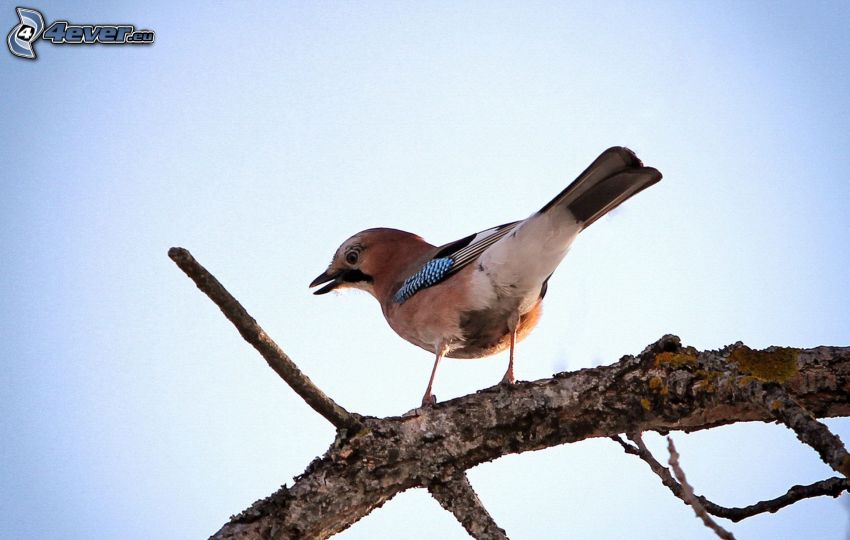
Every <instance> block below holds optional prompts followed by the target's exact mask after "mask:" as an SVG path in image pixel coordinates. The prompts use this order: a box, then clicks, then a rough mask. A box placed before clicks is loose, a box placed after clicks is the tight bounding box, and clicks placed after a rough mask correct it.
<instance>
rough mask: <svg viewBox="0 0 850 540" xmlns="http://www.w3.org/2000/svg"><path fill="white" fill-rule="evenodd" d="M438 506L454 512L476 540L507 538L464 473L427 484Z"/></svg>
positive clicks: (505, 539) (502, 539) (500, 539)
mask: <svg viewBox="0 0 850 540" xmlns="http://www.w3.org/2000/svg"><path fill="white" fill-rule="evenodd" d="M428 491H429V492H430V493H431V495H433V497H434V498H435V499H437V502H439V503H440V506H442V507H443V508H445V509H446V510H448V511H449V512H451V513H452V514H454V516H455V517H456V518H457V520H458V521H459V522H460V524H461V525H463V528H464V529H466V532H468V533H469V535H470V536H472V537H473V538H476V539H478V540H507V538H508V537H507V535H506V534H505V531H504V529H501V528H499V526H498V525H496V522H495V521H493V517H492V516H491V515H490V513H489V512H487V509H486V508H484V505H483V504H481V499H479V498H478V495H477V494H476V493H475V490H473V489H472V486H471V485H470V484H469V478H467V476H466V473H460V474H458V475H456V476H455V477H454V478H452V479H450V480H449V481H447V482H433V483H431V484H430V485H429V486H428Z"/></svg>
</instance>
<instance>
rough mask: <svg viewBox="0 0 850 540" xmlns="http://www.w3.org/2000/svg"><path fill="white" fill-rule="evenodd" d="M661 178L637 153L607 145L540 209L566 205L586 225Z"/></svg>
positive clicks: (543, 210) (545, 209)
mask: <svg viewBox="0 0 850 540" xmlns="http://www.w3.org/2000/svg"><path fill="white" fill-rule="evenodd" d="M659 180H661V173H660V172H658V170H656V169H653V168H652V167H644V166H643V163H641V161H640V160H639V159H638V157H637V156H636V155H635V154H634V152H632V151H631V150H629V149H628V148H623V147H620V146H615V147H613V148H609V149H608V150H605V151H604V152H602V154H601V155H600V156H599V157H598V158H596V161H594V162H593V163H591V164H590V166H589V167H588V168H587V169H585V171H584V172H583V173H581V174H580V175H579V177H578V178H576V179H575V180H574V181H573V182H572V183H571V184H570V185H569V186H567V187H566V189H564V191H562V192H561V193H559V194H558V196H557V197H555V198H554V199H552V200H551V201H550V202H549V204H547V205H546V206H544V207H543V208H542V209H541V210H540V211H541V212H546V211H548V210H550V209H551V208H553V207H555V206H561V207H565V208H567V209H569V211H570V212H572V213H573V215H574V216H575V217H576V219H578V220H579V221H581V222H583V223H584V227H585V228H587V227H589V226H590V224H591V223H593V222H594V221H596V220H597V219H599V218H601V217H602V216H604V215H605V214H607V213H608V212H610V211H611V210H613V209H614V208H616V207H617V206H619V205H620V204H622V203H623V202H624V201H625V200H627V199H629V198H630V197H632V196H634V195H636V194H637V193H639V192H641V191H643V190H644V189H646V188H648V187H649V186H651V185H652V184H655V183H656V182H658V181H659Z"/></svg>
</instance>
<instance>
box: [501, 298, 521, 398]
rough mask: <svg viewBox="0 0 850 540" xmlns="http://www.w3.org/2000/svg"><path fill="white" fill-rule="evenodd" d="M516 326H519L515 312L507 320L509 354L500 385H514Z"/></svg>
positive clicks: (517, 314)
mask: <svg viewBox="0 0 850 540" xmlns="http://www.w3.org/2000/svg"><path fill="white" fill-rule="evenodd" d="M517 326H519V313H518V312H516V311H515V312H514V313H513V314H512V315H511V316H510V318H509V319H508V332H510V333H511V352H510V359H509V360H508V370H507V371H505V376H504V377H502V383H504V384H514V383H515V382H516V378H515V377H514V349H515V348H516V328H517Z"/></svg>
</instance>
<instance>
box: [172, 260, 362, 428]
mask: <svg viewBox="0 0 850 540" xmlns="http://www.w3.org/2000/svg"><path fill="white" fill-rule="evenodd" d="M168 256H169V257H171V259H172V260H173V261H174V262H175V263H177V266H179V267H180V269H181V270H183V272H185V273H186V275H187V276H189V277H190V278H192V281H194V282H195V284H196V285H197V286H198V288H199V289H201V291H203V292H204V294H206V295H207V296H208V297H209V298H210V300H212V301H213V302H215V304H216V305H217V306H218V307H219V309H221V312H222V313H224V316H225V317H227V319H228V320H229V321H230V322H232V323H233V325H234V326H235V327H236V329H237V330H239V333H240V334H242V337H243V338H245V341H247V342H248V343H250V344H251V345H253V346H254V348H255V349H257V351H259V353H260V354H261V355H262V356H263V358H265V359H266V362H268V364H269V366H270V367H271V368H272V369H273V370H274V371H275V372H276V373H277V374H278V375H280V377H281V378H282V379H283V380H284V381H286V383H287V384H288V385H289V386H290V387H292V389H293V390H295V393H297V394H298V395H299V396H301V398H302V399H303V400H304V401H306V402H307V404H308V405H309V406H310V407H312V408H313V410H315V411H316V412H317V413H319V414H321V415H322V416H324V417H325V418H327V419H328V421H329V422H330V423H331V424H333V425H334V426H336V427H337V428H354V429H357V428H358V427H359V426H360V422H359V420H358V418H357V416H356V415H353V414H351V413H350V412H348V411H347V410H345V409H344V408H342V407H341V406H340V405H338V404H337V403H336V402H335V401H334V400H332V399H331V398H330V397H328V396H327V395H326V394H325V393H324V392H322V391H321V390H320V389H319V387H317V386H316V385H315V384H313V381H311V380H310V378H309V377H307V376H306V375H304V374H303V373H302V372H301V370H300V369H298V366H296V365H295V363H294V362H293V361H292V360H291V359H290V358H289V356H287V355H286V353H285V352H283V350H282V349H281V348H280V347H279V346H278V345H277V343H275V342H274V341H273V340H272V338H271V337H269V335H268V334H266V332H265V330H263V329H262V328H261V327H260V325H259V324H257V321H256V320H254V318H253V317H251V316H250V315H249V314H248V312H247V311H246V310H245V308H244V307H242V304H240V303H239V302H238V301H237V300H236V299H235V298H234V297H233V296H232V295H231V294H230V293H229V292H227V289H225V288H224V286H223V285H222V284H221V283H220V282H219V281H218V280H217V279H216V278H215V276H213V275H212V274H210V273H209V271H207V269H206V268H204V267H203V266H201V264H200V263H198V261H196V260H195V258H194V257H192V254H191V253H189V251H188V250H186V249H183V248H179V247H173V248H171V249H169V250H168Z"/></svg>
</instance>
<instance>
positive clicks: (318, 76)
mask: <svg viewBox="0 0 850 540" xmlns="http://www.w3.org/2000/svg"><path fill="white" fill-rule="evenodd" d="M172 4H173V3H171V2H152V3H145V4H138V5H133V4H131V3H128V2H123V3H107V2H103V3H98V2H68V3H55V2H39V3H35V4H30V6H31V7H35V8H37V9H40V10H41V11H42V12H43V13H44V15H45V18H46V19H47V21H48V22H49V21H51V20H56V19H67V20H70V21H72V22H76V23H91V24H96V23H104V22H113V23H115V22H119V23H124V22H127V23H133V24H136V25H137V26H139V27H145V28H150V29H152V30H154V31H155V32H156V44H155V45H153V46H152V47H107V46H97V47H59V46H53V45H50V44H48V43H46V42H42V43H39V44H38V45H37V51H38V54H39V59H38V60H37V61H36V62H27V61H24V60H20V59H16V58H13V57H12V56H11V54H8V52H2V53H0V92H2V99H0V113H2V118H3V124H2V128H0V130H2V131H0V143H2V144H0V157H1V158H2V163H3V170H4V174H3V178H2V181H0V220H2V223H1V224H2V228H1V229H0V277H2V279H0V299H2V301H1V302H0V323H2V324H0V341H2V343H3V347H2V351H3V353H2V357H3V361H4V369H3V370H2V371H0V387H2V389H3V390H2V393H0V412H2V414H0V432H1V433H2V436H1V437H0V455H2V457H3V459H2V462H0V507H2V508H3V509H4V511H3V517H2V518H0V537H2V538H9V539H24V538H63V539H90V538H122V539H147V538H162V539H172V538H174V539H179V538H199V537H206V536H208V535H209V534H211V533H212V532H214V531H215V530H217V529H218V527H219V526H220V525H221V524H222V523H223V522H224V521H226V519H227V517H228V516H229V515H230V514H232V513H236V512H238V511H240V510H242V509H243V508H245V507H246V506H248V505H249V504H251V503H252V502H253V501H254V500H256V499H258V498H261V497H264V496H266V495H268V494H269V493H271V492H272V491H274V490H275V489H276V488H277V487H278V486H280V484H283V483H291V479H292V477H293V476H295V475H297V474H299V473H301V472H302V471H303V470H304V468H305V467H306V465H307V463H309V461H310V460H311V459H312V458H313V457H315V456H316V455H319V454H321V453H323V452H324V450H325V449H326V448H327V446H328V445H329V444H330V442H331V440H332V437H333V432H332V430H331V429H330V427H329V426H328V425H327V424H326V422H325V421H324V420H323V419H321V418H320V417H319V416H318V415H316V414H315V413H313V412H312V411H311V410H310V409H309V408H308V407H307V406H306V405H304V404H303V403H302V402H301V401H300V400H299V399H298V398H297V397H295V396H294V394H293V393H292V392H291V391H290V390H289V389H288V388H287V387H286V386H285V385H284V384H283V383H282V382H281V381H280V380H278V378H277V377H276V376H275V375H274V374H273V373H272V372H271V370H269V369H268V367H267V366H266V365H265V363H264V362H263V361H262V359H261V358H260V357H259V356H258V355H257V354H256V353H255V352H254V351H253V349H251V348H250V347H249V346H248V345H246V344H245V343H244V342H243V341H242V340H241V338H240V337H239V336H238V334H237V333H236V332H235V330H234V329H233V328H232V327H231V326H230V324H229V323H228V322H227V321H226V320H225V319H224V317H222V315H221V313H220V312H219V311H218V310H217V308H215V307H214V306H213V305H212V304H211V303H210V302H209V301H208V300H207V299H206V298H205V297H203V296H202V295H201V294H200V293H199V292H198V291H197V290H196V289H195V287H194V286H193V285H192V284H191V282H190V281H189V280H188V279H187V278H186V277H185V276H184V275H183V274H182V273H181V272H180V271H179V270H178V269H177V268H176V267H175V266H174V265H173V263H172V262H171V261H170V260H169V259H168V258H167V256H166V251H167V250H168V248H169V247H171V246H174V245H180V246H184V247H186V248H188V249H190V250H191V251H192V252H193V254H194V255H195V256H196V257H197V258H198V259H199V260H200V261H201V262H202V263H203V264H205V265H206V266H207V267H208V268H209V269H210V270H211V271H213V272H214V273H215V274H216V275H217V276H218V278H219V279H220V280H221V281H222V282H223V283H224V284H225V285H226V286H227V287H228V288H229V289H230V291H231V292H232V293H233V294H235V295H236V296H237V297H238V298H239V299H240V300H241V301H242V302H243V303H244V305H245V306H246V307H247V309H248V310H249V311H250V312H251V313H252V314H253V315H254V316H255V317H256V318H257V319H258V320H259V321H260V322H261V324H263V326H264V327H265V328H266V330H267V331H268V332H269V333H270V334H271V335H272V336H273V337H274V338H275V339H276V340H277V341H278V342H279V343H280V345H281V346H282V347H283V348H284V350H286V351H287V352H288V353H289V354H290V355H291V356H292V357H293V358H294V359H295V360H296V362H298V364H299V365H300V366H301V368H302V369H303V370H304V371H305V372H306V373H308V374H309V375H310V377H311V378H313V380H314V381H316V382H317V383H318V384H319V385H320V386H321V387H322V388H323V389H324V390H325V391H327V392H328V393H329V394H330V395H332V396H333V397H334V398H335V399H337V400H338V401H339V402H340V403H341V404H343V405H344V406H346V407H347V408H349V409H351V410H355V411H358V412H360V413H364V414H371V415H378V416H381V415H390V414H400V413H403V412H404V411H406V410H408V409H410V408H412V407H413V406H415V405H416V404H417V403H418V400H419V399H420V397H421V394H422V391H423V390H424V386H425V383H426V382H427V377H428V374H429V371H430V367H431V360H432V359H431V357H430V355H429V354H428V353H426V352H424V351H421V350H419V349H416V348H415V347H413V346H411V345H409V344H407V343H406V342H404V341H402V340H401V339H400V338H398V337H396V336H395V335H394V334H393V333H392V331H391V330H390V329H389V328H388V327H387V326H386V324H385V323H384V321H383V319H382V317H381V315H380V311H379V309H378V307H377V305H376V304H375V302H374V300H372V299H371V298H369V297H368V296H367V295H364V294H358V293H356V292H350V293H348V294H340V295H328V296H325V297H319V298H317V297H314V296H312V295H310V294H309V291H308V290H307V284H308V283H309V282H310V280H311V279H312V278H313V277H314V276H315V275H316V274H318V273H319V272H320V271H322V270H323V269H324V267H325V266H326V264H327V262H328V260H329V259H330V256H331V254H332V253H333V251H334V250H335V249H336V247H337V246H338V244H339V243H340V242H341V241H342V240H344V239H345V238H347V237H348V236H349V235H351V234H352V233H354V232H357V231H358V230H361V229H365V228H369V227H373V226H391V227H397V228H401V229H407V230H411V231H414V232H417V233H419V234H421V235H422V236H424V237H425V238H426V239H428V240H430V241H432V242H434V243H443V242H447V241H450V240H454V239H456V238H460V237H461V236H464V235H466V234H469V233H471V232H473V231H477V230H480V229H483V228H486V227H488V226H491V225H495V224H499V223H503V222H505V221H509V220H513V219H519V218H522V217H525V216H526V215H528V214H529V213H531V212H532V211H534V210H536V209H537V208H538V207H540V206H541V205H542V204H544V203H545V202H546V201H548V200H549V198H551V197H552V196H553V195H554V194H555V193H557V192H558V191H560V190H561V189H562V188H563V187H564V186H565V185H566V183H568V182H569V181H571V180H572V178H573V177H574V176H575V175H576V174H577V173H578V172H580V171H581V170H582V169H583V168H584V167H585V166H586V165H587V164H588V163H589V162H590V161H591V160H592V159H593V158H595V157H596V155H598V154H599V152H601V151H602V150H604V149H605V148H607V147H609V146H612V145H627V146H630V147H632V148H633V149H634V150H635V151H637V152H638V154H639V155H640V156H641V157H642V158H643V159H644V160H645V161H646V162H647V163H649V164H651V165H653V166H656V167H657V168H659V169H660V170H661V171H663V173H664V175H665V179H664V180H663V181H662V182H661V183H660V184H658V185H657V186H654V187H653V188H652V189H650V190H648V191H646V192H645V193H642V194H641V195H640V196H638V197H637V198H635V199H634V200H632V201H630V202H629V203H628V204H627V205H624V206H623V207H621V208H620V209H619V210H618V211H616V212H615V213H614V214H613V215H612V216H610V217H608V218H606V219H604V220H601V221H600V222H598V223H597V224H595V225H594V226H593V227H592V228H591V229H589V230H588V231H587V232H585V233H584V234H582V236H581V238H580V239H579V240H578V242H577V243H576V245H575V246H574V248H573V250H572V252H571V253H570V255H569V256H568V257H567V259H566V261H565V263H564V265H563V266H562V267H561V268H560V269H559V270H558V272H557V273H556V274H555V276H554V277H553V278H552V280H551V281H550V287H549V293H548V295H547V298H546V303H545V309H544V317H543V320H542V323H541V324H540V326H539V328H538V329H537V330H536V331H535V333H534V334H533V335H532V336H531V337H530V338H529V339H528V340H527V341H525V342H523V343H522V345H521V346H520V348H519V350H518V365H517V376H518V378H520V379H526V380H534V379H539V378H543V377H547V376H549V375H551V374H552V373H553V372H555V371H561V370H565V369H578V368H582V367H587V366H591V365H596V364H600V363H610V362H612V361H615V360H617V359H618V358H619V357H620V356H621V355H623V354H629V353H637V352H639V351H640V350H641V349H642V348H643V347H644V346H645V345H646V344H648V343H650V342H652V341H654V340H655V339H657V338H658V337H659V336H661V335H662V334H664V333H668V332H673V333H677V334H679V335H680V336H681V337H682V339H683V341H684V342H685V343H688V344H691V345H694V346H696V347H699V348H717V347H721V346H723V345H726V344H728V343H731V342H734V341H737V340H743V341H745V342H746V343H748V344H749V345H751V346H754V347H764V346H768V345H789V346H799V347H808V346H815V345H820V344H828V345H848V344H850V330H848V329H849V328H850V324H848V322H850V321H848V316H847V306H848V305H850V278H848V270H847V269H848V267H850V257H849V256H848V245H850V243H848V240H850V182H848V171H850V100H848V98H847V96H850V64H848V61H847V59H848V58H850V41H848V40H847V28H850V7H848V4H847V3H846V2H815V3H805V5H804V4H803V3H791V2H779V3H773V2H771V3H767V2H748V3H739V2H724V3H717V2H711V3H709V2H705V3H695V2H689V3H674V2H647V3H632V2H622V3H597V2H592V3H554V2H552V3H549V2H540V3H522V4H521V5H520V4H515V5H512V4H509V3H501V2H498V3H496V2H493V3H490V2H487V3H485V2H476V3H456V2H440V3H435V2H419V3H406V2H405V3H401V2H387V3H357V4H355V3H328V2H321V3H318V2H310V3H307V2H304V3H252V4H248V3H238V4H230V5H225V4H216V5H215V6H204V7H203V8H200V7H199V8H192V7H189V6H183V5H179V6H174V5H172ZM15 5H16V4H14V3H8V2H3V3H2V5H0V30H2V32H3V34H2V36H3V37H4V39H5V35H6V33H7V32H8V30H9V29H10V28H11V27H12V26H13V25H14V24H16V17H15V10H14V7H15ZM505 363H506V358H504V357H503V356H499V357H495V358H492V359H488V360H482V361H447V362H445V363H444V364H443V365H442V366H441V370H440V373H439V374H438V378H437V381H436V388H435V392H436V394H437V396H438V398H439V399H441V400H443V399H448V398H450V397H454V396H458V395H463V394H466V393H469V392H474V391H475V390H477V389H480V388H484V387H487V386H490V385H492V384H494V383H496V382H497V381H498V380H499V378H500V377H501V375H502V373H503V371H504V368H505ZM829 424H830V425H831V426H833V427H834V428H835V430H836V431H837V432H838V433H839V434H841V435H842V437H843V438H844V439H845V440H850V421H847V420H832V421H829ZM674 436H675V440H676V443H677V446H678V447H679V450H680V452H681V454H682V463H683V465H684V467H685V470H686V472H687V473H688V478H689V479H690V480H691V481H692V483H693V484H694V486H695V487H696V489H697V490H698V491H699V492H701V493H704V494H706V495H708V496H709V497H711V498H713V499H715V500H716V501H717V502H719V503H721V504H728V505H743V504H748V503H752V502H755V501H756V500H758V499H763V498H769V497H773V496H776V495H778V494H780V493H782V492H784V490H785V489H787V488H788V487H789V486H791V485H793V484H795V483H808V482H812V481H815V480H818V479H821V478H825V477H827V476H828V475H830V471H829V469H828V468H827V467H826V466H825V465H823V464H822V463H821V462H820V461H819V459H818V457H817V455H816V454H815V453H814V452H813V451H811V450H809V449H808V448H805V447H802V446H801V445H799V444H798V443H797V442H796V440H795V438H794V436H793V434H792V433H790V432H789V431H787V430H786V429H785V428H783V427H780V426H775V425H766V424H750V425H736V426H732V427H727V428H723V429H717V430H712V431H709V432H703V433H696V434H692V435H685V434H681V433H676V434H674ZM648 439H649V442H650V443H651V446H652V447H653V448H654V449H655V450H656V451H657V452H658V455H659V457H663V456H665V454H664V451H663V444H662V443H661V439H660V438H659V437H657V436H648ZM470 477H471V480H472V483H473V485H474V486H475V488H476V490H477V491H478V492H479V494H480V496H481V498H482V499H483V500H484V502H485V503H486V504H487V506H488V507H489V508H490V510H491V512H492V513H493V515H494V516H495V518H496V520H497V521H498V522H499V524H500V525H501V526H502V527H504V528H506V529H507V531H508V532H509V534H510V535H511V537H512V538H516V539H522V538H545V537H569V538H577V539H582V538H622V537H624V536H628V537H632V538H634V537H637V538H662V539H667V538H669V539H677V538H712V536H711V534H710V533H709V531H708V530H707V529H705V528H704V527H703V526H702V525H701V524H700V523H699V522H698V521H697V520H696V519H694V517H693V515H692V513H691V511H690V510H689V509H688V508H686V507H684V506H683V505H682V504H681V503H680V502H678V501H677V500H676V499H674V498H673V497H672V496H670V495H669V494H668V493H667V492H666V491H665V490H664V488H663V487H662V486H661V485H660V483H659V482H658V481H657V479H655V478H654V477H653V476H652V475H651V473H649V471H648V469H647V468H646V467H645V466H644V465H643V464H642V463H641V462H638V461H636V460H635V459H634V458H633V457H631V456H625V455H623V453H622V451H621V450H620V449H619V447H618V446H617V445H616V444H614V443H612V442H610V441H604V440H599V441H586V442H582V443H580V444H575V445H570V446H564V447H560V448H555V449H550V450H546V451H543V452H536V453H533V454H524V455H519V456H509V457H506V458H504V459H501V460H498V461H496V462H494V463H489V464H485V465H482V466H480V467H478V468H476V469H474V470H472V471H470ZM846 499H847V497H846V496H845V497H844V499H843V502H842V500H833V499H822V500H817V501H808V502H804V503H801V504H798V505H796V506H794V507H792V508H789V509H786V510H783V511H781V512H780V513H778V514H776V515H767V516H761V517H756V518H752V519H750V520H747V521H745V522H743V523H740V524H734V525H730V526H729V528H730V529H731V530H732V531H734V532H735V533H736V534H738V535H739V538H764V539H768V538H780V537H803V536H805V537H812V538H844V537H845V535H846V534H847V530H848V529H847V516H848V503H847V501H846ZM376 537H405V538H421V539H433V538H465V534H464V532H463V530H462V529H461V528H460V526H459V525H458V524H457V523H456V522H455V520H454V518H453V517H452V516H451V515H449V514H448V513H445V512H444V511H443V510H441V509H440V508H439V506H438V505H437V503H436V502H434V501H433V500H431V499H430V498H429V497H428V496H427V494H425V493H423V492H422V491H421V490H419V491H410V492H407V493H404V494H402V495H400V496H398V497H397V498H395V499H394V500H392V501H390V502H389V503H387V504H386V505H385V506H384V507H383V508H382V509H380V510H378V511H376V512H374V513H373V514H372V515H370V516H368V517H367V518H365V519H364V520H362V521H361V522H359V523H357V524H355V525H354V526H353V527H352V528H351V529H349V530H348V531H346V532H345V533H343V534H342V535H340V538H346V539H360V538H376Z"/></svg>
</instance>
